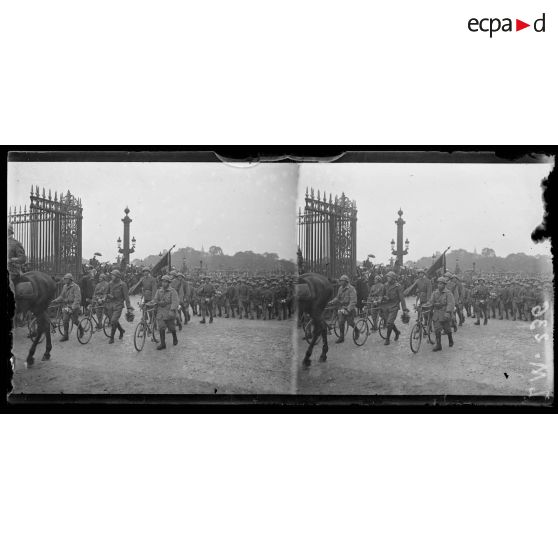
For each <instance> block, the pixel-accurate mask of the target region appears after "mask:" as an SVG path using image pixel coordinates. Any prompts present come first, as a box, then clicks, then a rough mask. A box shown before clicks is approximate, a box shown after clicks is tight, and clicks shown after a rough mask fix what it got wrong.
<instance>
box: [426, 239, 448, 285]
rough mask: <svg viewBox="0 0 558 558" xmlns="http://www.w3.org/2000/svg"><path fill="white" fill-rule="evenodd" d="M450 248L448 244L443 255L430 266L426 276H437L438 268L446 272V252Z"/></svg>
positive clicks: (431, 277)
mask: <svg viewBox="0 0 558 558" xmlns="http://www.w3.org/2000/svg"><path fill="white" fill-rule="evenodd" d="M449 249H450V246H448V247H447V248H446V249H445V250H444V251H443V253H442V255H441V256H440V257H439V258H438V259H437V260H436V261H435V262H434V263H433V264H432V265H431V266H430V267H429V268H428V271H427V272H426V276H427V277H429V278H430V279H433V278H434V277H436V275H437V273H438V270H439V269H442V270H443V272H444V273H445V272H446V252H447V251H448V250H449Z"/></svg>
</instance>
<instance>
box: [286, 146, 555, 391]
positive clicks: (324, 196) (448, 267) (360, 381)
mask: <svg viewBox="0 0 558 558" xmlns="http://www.w3.org/2000/svg"><path fill="white" fill-rule="evenodd" d="M533 160H534V164H524V163H521V164H518V163H509V162H507V161H499V160H498V161H495V162H497V163H500V164H494V163H486V164H484V163H467V162H460V163H448V164H443V163H430V162H421V161H420V159H419V160H417V158H416V157H414V158H413V161H412V162H401V163H387V162H386V163H302V164H301V165H300V169H299V176H298V203H297V205H298V209H297V211H298V214H297V231H298V234H297V240H298V254H297V266H298V272H299V280H298V284H297V285H296V294H297V299H298V324H297V325H298V328H297V343H296V347H297V349H296V353H297V354H296V382H297V393H298V394H301V395H363V396H365V395H394V396H407V395H412V396H417V395H419V396H420V395H429V396H430V395H432V396H444V395H457V396H465V397H467V396H470V397H472V398H474V397H476V396H524V397H526V398H529V397H534V396H539V397H540V396H544V397H545V398H552V397H553V392H554V386H553V379H552V371H553V340H552V331H553V316H552V309H553V302H552V297H553V281H554V277H553V268H552V257H551V247H550V243H549V241H545V242H536V241H535V240H533V238H532V234H533V232H534V231H535V229H536V228H537V226H538V225H539V224H540V223H541V222H542V221H543V218H544V213H545V208H544V203H543V188H542V183H543V181H544V179H545V178H546V177H547V176H548V175H549V173H550V172H551V170H552V169H553V166H554V159H553V158H551V157H547V158H544V157H538V158H534V159H533Z"/></svg>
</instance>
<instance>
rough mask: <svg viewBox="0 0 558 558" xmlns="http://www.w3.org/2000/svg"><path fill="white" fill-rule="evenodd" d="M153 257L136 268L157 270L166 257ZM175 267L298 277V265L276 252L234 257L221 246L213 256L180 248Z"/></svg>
mask: <svg viewBox="0 0 558 558" xmlns="http://www.w3.org/2000/svg"><path fill="white" fill-rule="evenodd" d="M162 255H163V254H160V255H152V256H149V257H147V258H145V259H144V260H143V263H142V262H141V260H138V259H136V260H134V261H133V262H132V263H133V264H134V265H148V266H154V265H155V264H156V263H157V262H158V261H159V260H160V259H161V257H162ZM171 261H172V265H173V266H174V267H176V268H177V269H183V265H184V264H185V265H186V267H187V269H188V271H190V272H192V271H194V270H195V269H200V267H201V268H202V269H203V270H207V271H249V272H253V273H257V272H264V273H294V272H295V269H296V265H295V263H294V262H292V261H289V260H284V259H280V258H279V256H278V255H277V254H275V253H273V252H265V253H264V254H256V253H255V252H252V251H251V250H247V251H245V252H237V253H236V254H234V256H227V255H226V254H224V253H223V251H222V249H221V248H220V247H218V246H211V247H210V248H209V252H201V251H200V250H194V249H193V248H190V247H187V248H179V249H178V250H173V251H172V252H171Z"/></svg>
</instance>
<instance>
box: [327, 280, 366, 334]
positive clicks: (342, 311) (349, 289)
mask: <svg viewBox="0 0 558 558" xmlns="http://www.w3.org/2000/svg"><path fill="white" fill-rule="evenodd" d="M339 283H341V285H340V286H339V290H338V291H337V296H336V297H335V298H334V299H333V300H331V301H330V302H329V304H334V305H337V306H339V308H338V310H337V315H338V316H339V331H340V335H339V339H337V341H335V342H336V343H343V342H344V341H345V322H347V323H348V324H349V325H350V326H352V327H354V326H355V310H356V303H357V294H356V290H355V288H354V287H353V286H352V285H351V284H350V283H349V278H348V277H347V276H346V275H341V277H340V278H339ZM355 331H356V334H355V336H356V338H357V339H358V336H359V331H358V330H355Z"/></svg>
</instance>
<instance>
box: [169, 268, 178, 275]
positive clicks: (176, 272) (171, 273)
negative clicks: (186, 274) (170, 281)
mask: <svg viewBox="0 0 558 558" xmlns="http://www.w3.org/2000/svg"><path fill="white" fill-rule="evenodd" d="M170 275H172V276H173V277H174V276H176V275H178V271H176V269H173V270H172V271H171V272H170Z"/></svg>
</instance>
